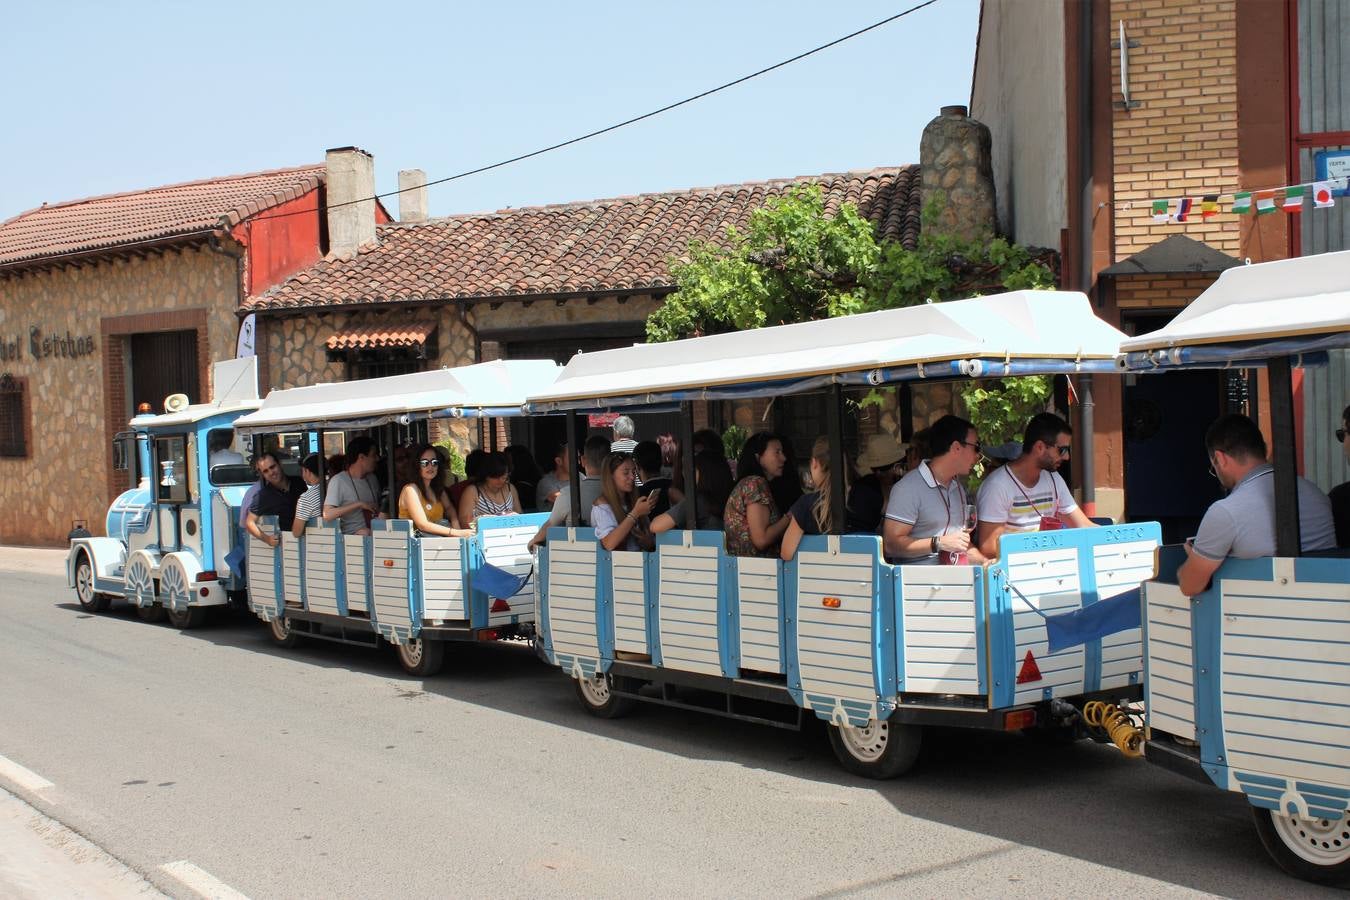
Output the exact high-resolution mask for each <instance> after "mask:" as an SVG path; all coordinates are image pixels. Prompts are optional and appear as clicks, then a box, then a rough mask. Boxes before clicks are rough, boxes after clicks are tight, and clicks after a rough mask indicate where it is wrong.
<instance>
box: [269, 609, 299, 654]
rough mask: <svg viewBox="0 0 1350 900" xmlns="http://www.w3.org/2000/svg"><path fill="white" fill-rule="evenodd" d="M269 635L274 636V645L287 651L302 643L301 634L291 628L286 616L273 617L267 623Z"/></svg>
mask: <svg viewBox="0 0 1350 900" xmlns="http://www.w3.org/2000/svg"><path fill="white" fill-rule="evenodd" d="M267 633H268V634H270V635H271V636H272V643H274V644H276V645H277V646H278V647H281V648H283V649H286V650H289V649H291V648H292V647H294V646H295V645H296V644H298V643H300V632H298V631H296V630H295V629H294V628H292V627H291V622H290V620H289V619H287V618H286V617H285V616H273V617H272V621H270V622H268V623H267Z"/></svg>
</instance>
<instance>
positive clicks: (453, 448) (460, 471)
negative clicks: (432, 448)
mask: <svg viewBox="0 0 1350 900" xmlns="http://www.w3.org/2000/svg"><path fill="white" fill-rule="evenodd" d="M436 446H437V447H440V448H441V449H442V450H444V451H445V452H446V453H447V454H448V455H449V457H450V474H452V475H454V476H455V477H456V478H459V479H462V478H463V477H464V457H463V456H460V455H459V447H458V446H457V445H456V444H455V442H454V441H452V440H450V439H449V438H446V439H445V440H443V441H437V442H436ZM447 483H448V482H447Z"/></svg>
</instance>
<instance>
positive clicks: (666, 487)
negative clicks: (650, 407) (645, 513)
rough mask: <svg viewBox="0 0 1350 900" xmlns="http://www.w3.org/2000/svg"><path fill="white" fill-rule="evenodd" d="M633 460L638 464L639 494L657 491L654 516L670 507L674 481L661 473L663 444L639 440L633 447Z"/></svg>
mask: <svg viewBox="0 0 1350 900" xmlns="http://www.w3.org/2000/svg"><path fill="white" fill-rule="evenodd" d="M633 462H634V463H636V464H637V478H638V489H637V491H638V496H640V497H645V496H647V495H648V494H650V493H653V492H657V499H656V503H655V504H654V505H653V506H652V518H655V517H657V516H659V515H661V513H663V512H665V511H666V510H668V509H670V486H671V484H672V483H673V481H672V480H671V479H670V478H667V477H666V476H664V475H662V474H661V445H660V444H658V443H657V442H656V441H639V442H638V445H637V446H636V447H634V448H633Z"/></svg>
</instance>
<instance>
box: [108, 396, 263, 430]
mask: <svg viewBox="0 0 1350 900" xmlns="http://www.w3.org/2000/svg"><path fill="white" fill-rule="evenodd" d="M261 403H262V401H261V400H245V399H238V398H231V399H226V400H217V401H214V402H212V403H194V404H192V405H191V406H185V407H183V408H182V409H180V410H179V411H178V412H171V413H162V414H160V415H158V416H137V417H136V418H134V419H132V420H131V423H130V424H131V425H133V426H134V427H136V428H165V427H169V426H174V425H191V424H193V423H194V422H200V421H202V420H203V419H209V418H211V417H212V416H218V415H220V414H221V413H228V412H236V411H239V412H246V411H248V410H254V409H257V408H258V406H259V404H261Z"/></svg>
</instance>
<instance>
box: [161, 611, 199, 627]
mask: <svg viewBox="0 0 1350 900" xmlns="http://www.w3.org/2000/svg"><path fill="white" fill-rule="evenodd" d="M162 609H164V613H165V615H167V616H168V617H169V624H170V625H172V626H173V627H174V628H181V629H183V630H187V629H189V628H200V627H201V625H202V623H203V622H205V621H206V607H205V606H189V607H188V608H187V609H185V610H184V611H183V612H181V613H176V612H174V611H173V610H172V609H169V608H167V607H162Z"/></svg>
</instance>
